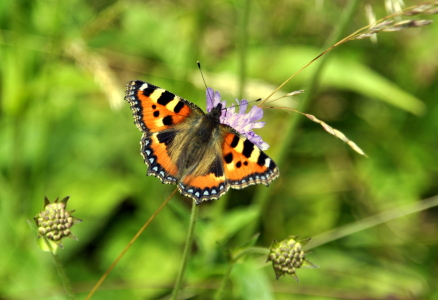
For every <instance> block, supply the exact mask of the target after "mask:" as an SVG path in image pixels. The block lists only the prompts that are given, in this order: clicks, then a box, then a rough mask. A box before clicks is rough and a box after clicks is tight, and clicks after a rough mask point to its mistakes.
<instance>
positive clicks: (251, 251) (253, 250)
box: [214, 247, 269, 300]
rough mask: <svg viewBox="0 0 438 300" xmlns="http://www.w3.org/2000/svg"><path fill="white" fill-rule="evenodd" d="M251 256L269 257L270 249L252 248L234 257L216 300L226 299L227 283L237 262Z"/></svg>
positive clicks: (215, 297) (215, 296)
mask: <svg viewBox="0 0 438 300" xmlns="http://www.w3.org/2000/svg"><path fill="white" fill-rule="evenodd" d="M250 254H259V255H266V256H267V255H268V254H269V249H267V248H261V247H251V248H247V249H245V250H242V251H240V252H238V253H237V254H236V255H235V256H234V258H232V259H231V260H230V263H229V264H228V268H227V270H226V271H225V274H224V277H223V278H222V281H221V284H220V286H219V289H218V290H217V292H216V294H215V295H214V300H220V299H224V297H225V290H226V287H227V283H228V281H229V279H230V275H231V271H232V270H233V267H234V265H235V264H236V263H237V261H238V260H239V259H240V258H241V257H243V256H245V255H250Z"/></svg>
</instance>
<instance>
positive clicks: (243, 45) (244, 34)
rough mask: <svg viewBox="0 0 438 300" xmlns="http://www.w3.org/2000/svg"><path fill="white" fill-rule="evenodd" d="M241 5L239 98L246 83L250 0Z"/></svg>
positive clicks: (242, 96) (242, 94)
mask: <svg viewBox="0 0 438 300" xmlns="http://www.w3.org/2000/svg"><path fill="white" fill-rule="evenodd" d="M242 2H243V3H241V5H243V7H241V8H240V12H241V14H240V16H241V17H240V20H239V45H240V47H239V93H238V95H239V99H243V98H244V90H245V83H246V65H247V59H246V57H247V55H248V54H247V49H248V47H247V45H248V20H249V5H250V0H243V1H242Z"/></svg>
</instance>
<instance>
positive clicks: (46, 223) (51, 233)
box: [33, 197, 82, 248]
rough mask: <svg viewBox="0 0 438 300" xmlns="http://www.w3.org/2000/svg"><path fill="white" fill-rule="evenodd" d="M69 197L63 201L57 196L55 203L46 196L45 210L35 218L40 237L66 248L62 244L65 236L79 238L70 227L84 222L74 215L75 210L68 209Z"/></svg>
mask: <svg viewBox="0 0 438 300" xmlns="http://www.w3.org/2000/svg"><path fill="white" fill-rule="evenodd" d="M68 199H69V197H65V198H64V199H62V200H61V201H58V200H59V198H57V199H56V200H55V201H54V202H53V203H50V201H49V200H48V199H47V197H45V198H44V207H43V208H44V210H43V211H41V212H40V213H39V214H38V215H36V216H35V217H34V218H33V219H34V220H35V223H36V225H37V227H38V238H41V237H43V236H44V237H45V238H46V239H48V240H49V242H50V241H52V242H54V243H55V245H57V246H59V247H61V248H64V247H63V245H62V239H63V238H71V239H74V240H77V238H76V237H75V236H74V235H73V234H72V233H71V231H70V229H71V227H73V225H75V224H77V223H80V222H82V220H80V219H78V218H76V217H73V216H72V215H71V214H72V213H73V212H74V210H72V211H66V208H67V201H68Z"/></svg>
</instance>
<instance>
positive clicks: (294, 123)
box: [245, 0, 359, 237]
mask: <svg viewBox="0 0 438 300" xmlns="http://www.w3.org/2000/svg"><path fill="white" fill-rule="evenodd" d="M358 3H359V0H350V1H349V2H348V4H347V7H346V8H345V10H344V12H343V14H342V16H341V20H340V22H339V23H338V26H337V28H336V29H335V31H334V32H333V34H332V35H331V36H330V38H329V39H328V40H327V42H326V43H325V45H324V47H323V49H326V48H328V47H329V46H330V45H333V44H335V43H336V41H338V40H339V39H340V38H341V36H342V33H343V32H344V31H345V28H346V27H347V25H348V24H349V21H350V20H351V18H352V17H353V13H354V11H355V9H356V6H357V4H358ZM328 57H329V56H328V55H325V56H323V57H321V58H320V64H319V66H318V68H317V70H316V71H315V73H314V74H313V76H312V79H311V80H310V83H309V86H308V88H307V89H306V93H305V94H304V95H305V97H304V99H303V101H302V102H301V104H300V106H299V108H298V110H300V111H306V110H307V108H308V107H309V105H310V103H311V100H312V97H313V95H314V94H315V92H316V89H317V85H318V82H319V76H320V74H321V72H322V70H323V67H324V65H325V62H326V61H327V58H328ZM285 83H286V82H284V83H283V84H285ZM300 117H301V116H299V115H294V116H292V117H291V118H290V120H289V122H288V123H287V124H286V126H285V127H286V128H285V129H284V131H283V133H284V136H285V137H287V138H285V139H284V140H283V141H282V143H280V145H281V147H280V149H279V150H278V152H277V153H276V154H277V155H274V157H276V160H275V161H276V163H277V165H278V166H280V167H281V166H282V165H284V162H285V159H286V155H287V154H288V153H289V151H290V149H291V147H292V143H293V142H294V133H295V132H296V128H297V127H298V125H299V123H300V122H301V120H302V119H303V118H300ZM271 191H272V188H271V189H266V188H265V187H260V186H259V187H257V192H256V193H255V197H254V200H253V203H254V204H255V205H258V206H259V212H260V214H261V212H262V211H264V210H265V208H266V206H267V203H268V199H269V196H270V195H271ZM257 225H258V224H257V223H252V224H250V225H249V226H248V227H247V229H246V230H245V237H248V236H250V235H251V234H254V231H255V230H256V226H257Z"/></svg>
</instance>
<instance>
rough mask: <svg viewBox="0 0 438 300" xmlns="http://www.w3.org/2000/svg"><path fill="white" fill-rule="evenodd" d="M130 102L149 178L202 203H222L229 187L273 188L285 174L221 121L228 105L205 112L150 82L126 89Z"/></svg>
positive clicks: (254, 146)
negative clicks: (140, 135) (220, 201)
mask: <svg viewBox="0 0 438 300" xmlns="http://www.w3.org/2000/svg"><path fill="white" fill-rule="evenodd" d="M125 100H126V101H128V102H129V104H130V106H131V110H132V112H133V117H134V123H135V125H136V126H137V128H138V129H139V130H140V131H142V132H143V136H142V138H141V141H140V145H141V154H142V156H143V158H144V161H145V163H146V164H147V165H148V171H147V175H152V176H155V177H158V178H159V179H160V180H161V182H162V183H166V184H177V186H178V190H179V191H180V193H181V194H182V195H184V196H187V197H190V198H192V199H193V200H194V201H196V204H200V203H202V202H203V201H209V200H215V199H219V198H220V197H221V196H222V195H223V194H225V193H226V192H227V191H228V190H229V188H230V187H231V188H233V189H243V188H245V187H247V186H250V185H255V184H264V185H266V186H268V185H269V183H270V182H271V181H273V180H274V179H276V178H277V177H278V176H279V175H280V173H279V170H278V168H277V166H276V165H275V163H274V161H273V160H272V159H271V158H269V157H268V156H267V155H266V154H265V153H264V152H263V151H262V150H260V149H259V148H258V147H257V146H256V145H255V144H254V143H253V142H251V141H250V140H249V139H247V138H246V137H245V136H244V135H243V134H241V133H239V132H238V131H237V130H235V129H234V128H232V127H231V126H228V125H226V124H222V123H220V116H221V113H222V110H224V109H226V108H225V107H222V105H223V104H222V103H218V104H217V105H216V106H215V107H213V108H212V109H211V111H210V112H208V113H204V112H203V111H202V110H201V109H200V108H199V107H198V106H197V105H195V104H194V103H192V102H190V101H188V100H185V99H183V98H181V97H178V96H176V95H175V94H173V93H171V92H169V91H166V90H164V89H162V88H159V87H157V86H155V85H152V84H150V83H147V82H144V81H140V80H134V81H130V82H128V83H127V85H126V95H125Z"/></svg>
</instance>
